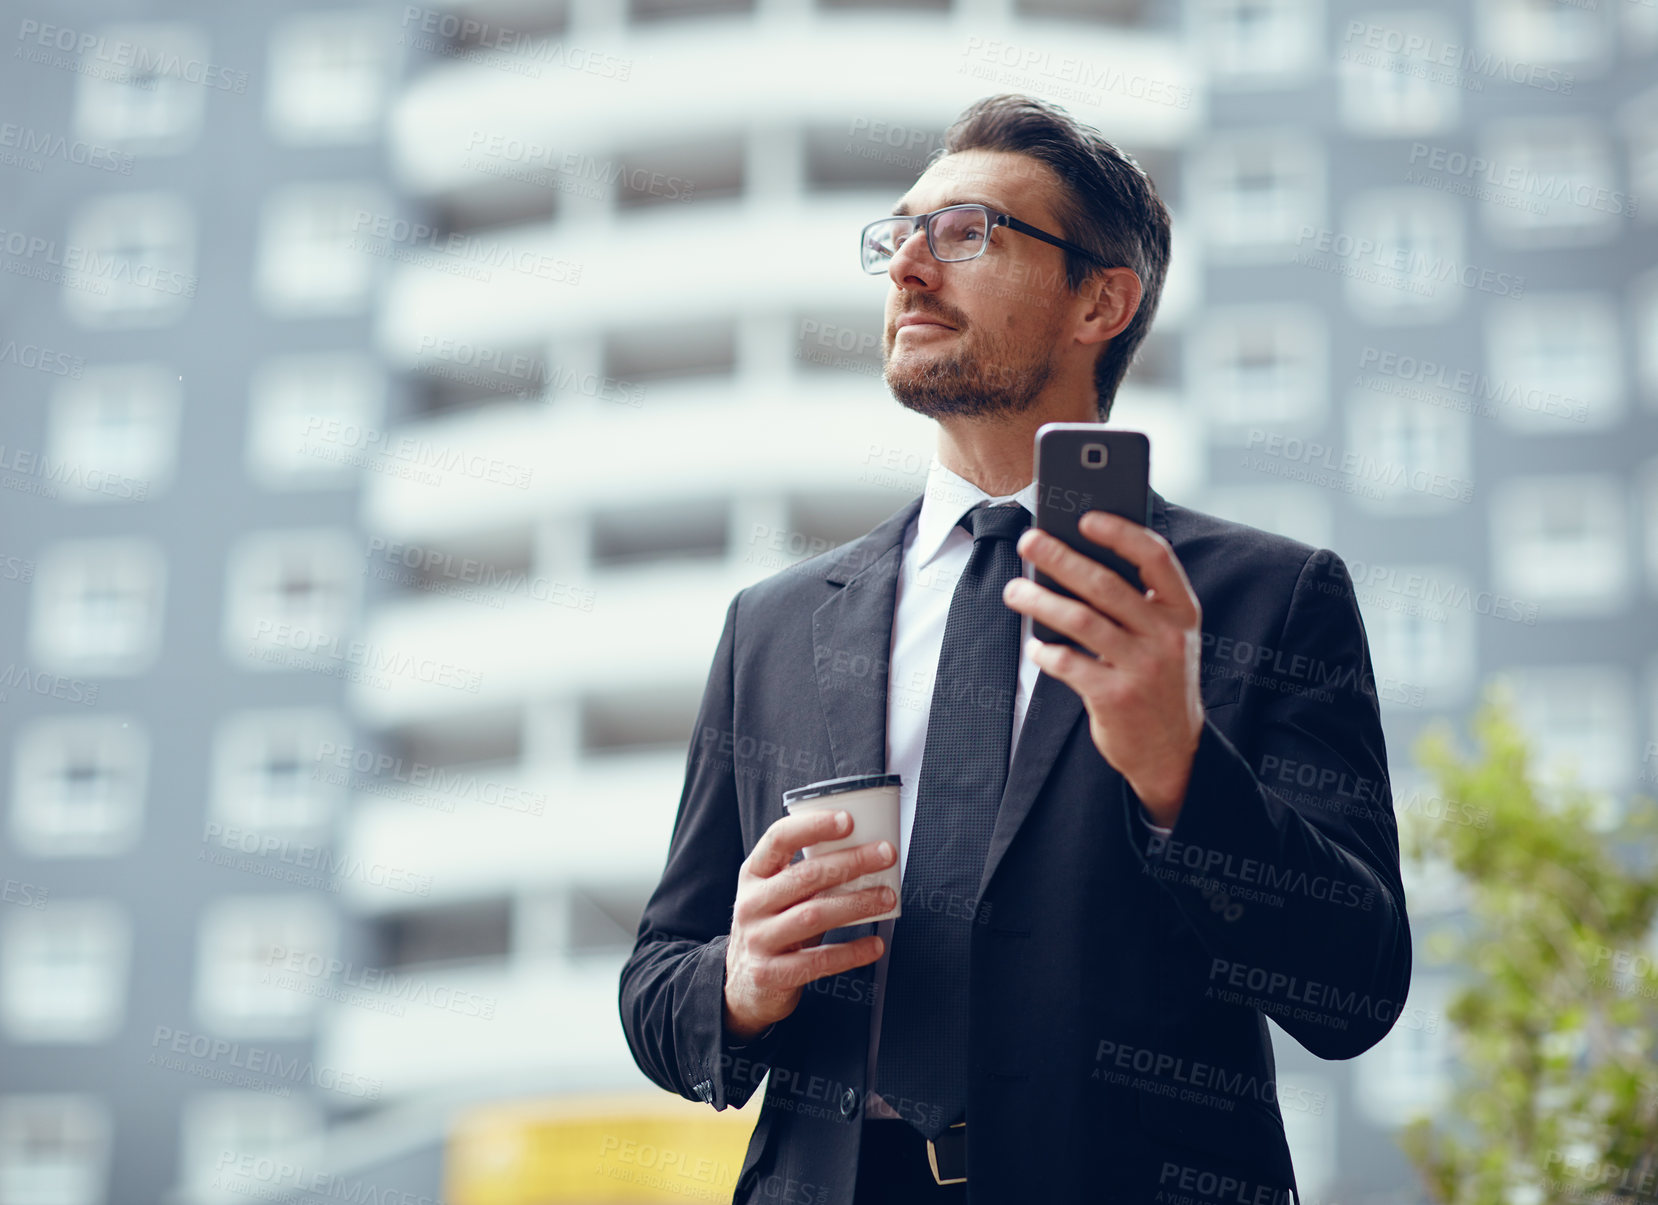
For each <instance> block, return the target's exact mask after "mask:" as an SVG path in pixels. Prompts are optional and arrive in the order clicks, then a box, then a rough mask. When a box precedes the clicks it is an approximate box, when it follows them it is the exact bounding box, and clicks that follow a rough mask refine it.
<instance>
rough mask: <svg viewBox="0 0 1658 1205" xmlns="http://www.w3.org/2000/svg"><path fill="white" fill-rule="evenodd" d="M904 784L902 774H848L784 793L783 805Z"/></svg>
mask: <svg viewBox="0 0 1658 1205" xmlns="http://www.w3.org/2000/svg"><path fill="white" fill-rule="evenodd" d="M902 782H903V776H902V775H900V774H848V775H847V776H846V777H845V778H825V779H824V780H823V781H822V782H809V783H807V784H806V785H805V786H803V787H795V788H794V789H793V790H790V791H784V792H783V803H784V804H785V805H787V804H791V803H799V802H800V801H801V800H803V799H816V798H818V797H819V796H821V795H839V794H840V793H841V792H843V791H862V790H865V789H866V788H869V787H896V786H898V785H900V784H901V783H902Z"/></svg>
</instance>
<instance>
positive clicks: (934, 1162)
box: [927, 1121, 967, 1187]
mask: <svg viewBox="0 0 1658 1205" xmlns="http://www.w3.org/2000/svg"><path fill="white" fill-rule="evenodd" d="M948 1129H950V1130H961V1131H962V1133H961V1134H959V1135H952V1137H951V1145H952V1146H955V1145H957V1144H958V1143H959V1145H960V1150H961V1154H962V1156H963V1157H962V1160H961V1163H962V1165H963V1166H965V1165H966V1163H967V1159H966V1153H967V1134H966V1130H967V1123H966V1122H965V1121H958V1122H956V1123H955V1124H954V1125H952V1126H949V1127H948ZM943 1136H944V1135H942V1134H941V1135H939V1137H941V1138H942V1137H943ZM927 1166H928V1167H930V1168H932V1169H933V1183H935V1184H937V1185H939V1186H940V1187H942V1186H943V1185H946V1184H966V1183H967V1177H966V1176H965V1175H962V1176H956V1177H954V1178H953V1179H950V1180H943V1179H940V1178H939V1174H938V1147H937V1146H935V1145H934V1144H933V1140H932V1139H931V1138H929V1139H927Z"/></svg>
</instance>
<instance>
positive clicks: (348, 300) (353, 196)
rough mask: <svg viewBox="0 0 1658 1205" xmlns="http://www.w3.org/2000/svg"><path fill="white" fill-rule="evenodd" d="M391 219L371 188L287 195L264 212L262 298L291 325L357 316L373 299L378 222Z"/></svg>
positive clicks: (315, 188)
mask: <svg viewBox="0 0 1658 1205" xmlns="http://www.w3.org/2000/svg"><path fill="white" fill-rule="evenodd" d="M389 214H390V208H389V204H388V202H387V201H386V199H385V197H384V195H383V194H382V193H381V192H380V191H379V190H378V189H376V188H374V187H373V186H371V185H363V184H300V185H292V186H290V187H288V188H285V189H282V190H280V191H279V192H278V193H277V194H276V195H275V196H274V197H272V198H271V199H270V200H268V201H266V202H265V205H264V208H263V209H262V211H261V213H260V224H259V251H258V266H257V269H256V272H255V280H256V286H257V289H258V292H259V299H260V301H261V302H262V303H263V305H264V306H265V308H266V309H267V310H269V311H270V312H271V313H273V314H277V315H279V316H281V317H287V318H299V317H309V316H326V315H336V314H355V313H358V312H360V311H361V310H362V309H363V308H364V307H365V306H366V305H367V304H368V300H369V289H370V287H371V286H372V284H373V282H374V265H375V263H376V258H375V252H376V251H377V250H381V249H382V247H381V243H380V241H379V240H376V239H373V238H371V235H372V232H373V229H374V226H375V223H376V221H377V220H378V219H379V218H380V217H381V216H384V215H389Z"/></svg>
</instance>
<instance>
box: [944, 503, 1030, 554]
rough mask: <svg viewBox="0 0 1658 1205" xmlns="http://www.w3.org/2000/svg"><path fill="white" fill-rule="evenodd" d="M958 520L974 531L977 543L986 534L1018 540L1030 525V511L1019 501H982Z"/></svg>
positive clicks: (1003, 538)
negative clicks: (996, 503) (992, 504)
mask: <svg viewBox="0 0 1658 1205" xmlns="http://www.w3.org/2000/svg"><path fill="white" fill-rule="evenodd" d="M958 522H959V523H960V525H961V526H962V527H965V528H967V530H968V531H970V532H972V533H973V542H974V543H975V544H977V543H978V542H979V541H980V540H982V539H984V538H985V537H986V536H988V537H990V538H991V539H993V540H1017V539H1018V538H1019V536H1020V534H1021V533H1022V532H1023V531H1024V530H1025V528H1027V527H1029V526H1030V511H1028V510H1026V509H1025V508H1024V506H1023V505H1022V504H1021V503H1018V502H1006V503H1003V504H1002V505H1000V506H991V505H989V504H988V503H984V502H981V503H979V504H978V505H977V506H975V507H974V508H973V509H972V510H970V511H968V512H967V513H966V514H964V515H963V516H962V517H961V518H960V519H959V520H958Z"/></svg>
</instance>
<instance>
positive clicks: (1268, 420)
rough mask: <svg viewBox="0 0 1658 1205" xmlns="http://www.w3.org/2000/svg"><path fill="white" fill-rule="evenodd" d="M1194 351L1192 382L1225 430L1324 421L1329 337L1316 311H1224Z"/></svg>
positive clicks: (1193, 343)
mask: <svg viewBox="0 0 1658 1205" xmlns="http://www.w3.org/2000/svg"><path fill="white" fill-rule="evenodd" d="M1187 348H1188V352H1187V354H1188V356H1189V357H1190V362H1189V364H1188V367H1187V377H1188V379H1189V380H1191V381H1192V383H1193V389H1194V390H1195V392H1196V395H1197V397H1199V398H1201V399H1202V400H1203V402H1204V403H1205V404H1206V405H1207V406H1208V408H1209V417H1210V419H1211V420H1212V421H1213V422H1214V423H1215V424H1216V425H1218V426H1221V427H1230V428H1233V429H1247V428H1253V427H1258V426H1260V425H1262V424H1285V423H1311V422H1314V421H1316V420H1317V419H1319V418H1320V417H1322V415H1323V413H1324V404H1325V398H1326V396H1327V394H1328V389H1329V382H1328V380H1327V379H1326V374H1327V372H1328V368H1329V364H1328V356H1329V331H1328V330H1327V328H1326V326H1325V322H1324V319H1323V318H1322V317H1321V316H1320V315H1319V314H1318V312H1317V311H1316V310H1312V309H1309V308H1306V307H1302V306H1274V305H1253V306H1231V307H1216V308H1214V309H1212V310H1210V312H1209V315H1208V317H1207V318H1206V319H1205V321H1204V323H1203V325H1202V326H1201V327H1199V328H1198V329H1197V330H1196V331H1194V332H1193V334H1192V335H1191V336H1190V337H1189V340H1188V343H1187Z"/></svg>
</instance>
